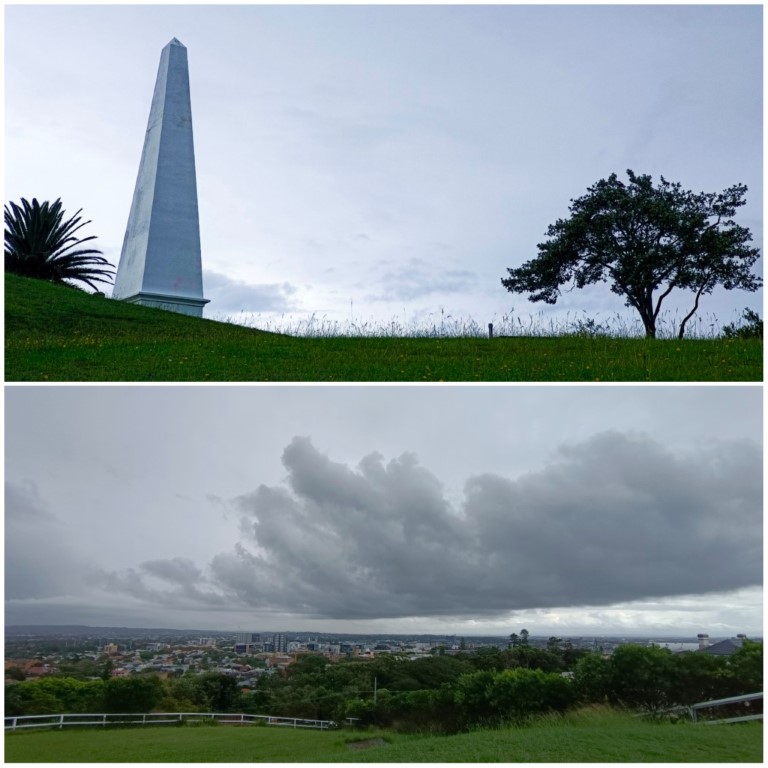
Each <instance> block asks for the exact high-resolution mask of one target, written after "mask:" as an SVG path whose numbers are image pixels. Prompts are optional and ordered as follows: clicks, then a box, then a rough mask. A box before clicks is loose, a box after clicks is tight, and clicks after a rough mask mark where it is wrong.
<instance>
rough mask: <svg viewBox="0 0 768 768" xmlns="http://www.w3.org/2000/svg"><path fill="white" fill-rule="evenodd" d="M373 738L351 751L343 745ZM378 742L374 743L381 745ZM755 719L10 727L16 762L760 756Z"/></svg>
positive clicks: (11, 758)
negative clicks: (394, 728)
mask: <svg viewBox="0 0 768 768" xmlns="http://www.w3.org/2000/svg"><path fill="white" fill-rule="evenodd" d="M363 739H364V740H368V739H376V740H377V741H379V745H377V746H372V747H369V748H366V749H353V748H352V747H351V746H350V742H354V741H359V740H363ZM382 742H383V743H382ZM762 744H763V729H762V724H758V723H749V724H739V725H731V726H727V725H726V726H717V725H716V726H707V725H692V724H685V725H659V724H653V723H642V722H638V721H636V720H631V718H626V717H621V716H617V717H613V716H601V717H594V716H592V717H588V718H586V721H585V722H578V721H568V720H566V721H564V722H560V723H555V724H551V723H550V724H540V725H537V726H531V727H528V728H509V729H501V730H493V731H490V730H489V731H475V732H472V733H466V734H460V735H457V736H420V735H413V736H406V735H397V734H382V733H370V732H366V733H357V734H355V733H353V732H349V731H335V732H334V731H331V732H328V731H323V732H319V731H302V730H293V729H276V728H259V727H255V726H245V727H232V726H218V727H182V728H174V727H147V728H135V729H131V730H130V731H129V730H127V729H120V730H106V731H105V730H90V729H89V730H64V731H56V730H54V731H40V732H26V733H16V734H9V735H8V736H7V737H6V740H5V760H6V762H9V763H16V762H25V763H33V762H56V763H68V762H88V763H91V762H95V763H100V762H135V763H142V762H144V763H158V762H189V763H194V762H208V763H213V762H226V763H246V762H258V763H264V762H273V763H276V762H296V763H322V762H373V763H383V762H396V763H413V762H430V763H467V762H516V763H524V762H603V763H605V762H636V763H643V762H695V763H705V762H711V763H726V762H729V763H730V762H755V763H757V762H760V761H761V760H762V754H763V746H762Z"/></svg>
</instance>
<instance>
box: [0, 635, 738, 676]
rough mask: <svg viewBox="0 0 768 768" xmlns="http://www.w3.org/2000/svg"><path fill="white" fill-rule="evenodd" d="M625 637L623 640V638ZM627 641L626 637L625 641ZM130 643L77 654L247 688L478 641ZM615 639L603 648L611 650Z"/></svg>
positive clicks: (710, 648) (704, 645)
mask: <svg viewBox="0 0 768 768" xmlns="http://www.w3.org/2000/svg"><path fill="white" fill-rule="evenodd" d="M744 640H746V636H745V635H737V636H736V637H734V638H727V639H724V640H719V641H717V642H711V641H710V638H709V635H706V634H700V635H699V636H698V639H697V642H696V643H688V642H662V641H648V642H649V643H652V644H654V645H660V646H663V647H667V648H669V649H670V650H671V651H672V652H683V651H695V652H700V653H709V654H716V655H730V654H731V653H733V652H734V651H736V650H738V649H739V648H740V647H741V646H742V644H743V642H744ZM619 642H620V641H619ZM624 642H627V641H624ZM133 645H134V643H133V642H131V643H129V644H126V645H118V644H117V643H115V642H107V643H104V644H103V645H101V646H99V647H98V648H97V649H96V650H94V651H86V652H81V653H79V654H78V657H79V658H80V659H90V660H92V661H93V662H98V663H100V664H104V665H107V668H108V674H110V675H111V676H113V677H125V676H128V675H133V674H138V673H142V672H145V673H146V672H153V673H156V674H157V675H159V676H160V677H163V678H167V677H177V676H181V675H183V674H185V673H187V672H193V673H201V672H219V673H222V674H225V675H231V676H232V677H235V678H236V679H237V682H238V685H240V686H241V687H243V688H246V687H248V686H249V685H251V684H252V683H253V681H254V680H255V679H257V678H259V677H260V676H262V675H270V674H275V673H276V672H278V671H280V670H283V669H285V668H286V667H287V666H288V665H289V664H291V663H292V662H294V661H295V660H296V659H297V658H299V656H300V655H302V654H306V653H314V654H318V653H319V654H322V655H324V656H326V657H327V658H328V660H329V662H333V661H339V660H341V659H343V658H349V657H356V658H359V659H373V658H375V657H376V656H378V655H380V654H392V653H397V654H400V655H403V656H405V657H406V658H410V659H417V658H420V657H423V656H428V655H430V654H432V653H434V652H435V649H436V648H437V647H438V645H439V647H440V649H441V652H443V653H447V654H455V653H460V652H471V651H472V650H473V649H474V647H475V646H474V645H473V644H471V643H466V642H464V641H462V642H461V643H460V644H459V643H457V644H449V645H446V644H442V643H441V644H438V643H435V642H413V641H411V642H407V641H399V640H398V641H394V640H389V641H374V642H370V643H365V642H323V641H320V640H319V639H315V640H304V641H299V640H288V639H287V638H286V636H285V635H283V634H275V635H267V636H264V637H262V636H261V635H259V634H255V633H240V634H238V635H237V636H236V637H235V642H234V644H233V643H232V636H231V635H230V636H229V637H218V638H217V637H199V638H196V639H195V640H189V639H186V640H184V641H183V642H179V643H178V644H176V643H174V644H171V643H163V642H144V643H142V644H141V645H140V647H138V648H134V647H133ZM613 645H614V644H613V643H610V644H609V645H608V647H604V646H601V647H603V651H604V653H608V654H610V652H611V650H612V647H613ZM68 660H71V655H70V656H67V655H56V654H53V655H45V656H43V657H42V658H40V657H38V658H34V659H18V658H16V659H8V660H6V662H5V669H6V681H7V682H14V681H18V680H21V679H34V678H38V677H42V676H44V675H51V674H57V673H59V672H60V669H59V665H60V664H63V662H65V661H68Z"/></svg>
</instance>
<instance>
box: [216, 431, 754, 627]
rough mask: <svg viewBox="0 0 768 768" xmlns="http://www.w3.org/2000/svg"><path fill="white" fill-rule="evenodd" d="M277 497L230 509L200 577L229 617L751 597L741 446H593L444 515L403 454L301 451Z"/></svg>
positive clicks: (438, 492) (618, 442)
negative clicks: (225, 544) (238, 538)
mask: <svg viewBox="0 0 768 768" xmlns="http://www.w3.org/2000/svg"><path fill="white" fill-rule="evenodd" d="M283 463H284V465H285V467H286V469H287V470H288V479H287V483H288V487H287V488H283V487H277V488H275V487H267V486H263V485H262V486H260V487H259V488H258V489H257V490H256V491H254V492H253V493H251V494H248V495H246V496H243V497H240V498H239V499H237V500H236V505H237V506H238V507H239V508H240V509H241V511H242V512H243V519H242V529H243V531H245V532H246V533H247V538H246V540H245V541H244V542H243V543H242V544H241V545H239V546H238V548H237V550H236V551H235V553H234V554H221V555H218V556H217V557H216V558H215V559H214V560H213V562H212V564H211V567H212V573H213V581H214V582H217V583H218V584H219V585H220V586H221V587H222V588H223V589H224V590H225V591H226V592H228V593H230V594H231V595H232V596H233V597H236V599H237V600H238V602H241V603H243V604H246V605H249V606H252V607H254V608H261V609H274V610H283V611H290V612H296V613H300V614H305V615H308V616H322V617H329V618H370V617H399V616H412V615H421V616H424V615H441V614H443V615H462V614H463V615H482V614H485V615H492V614H496V613H502V612H505V611H509V610H520V609H525V608H536V607H539V608H541V607H556V606H565V605H580V604H584V605H586V604H590V605H606V604H610V603H615V602H618V601H630V600H634V599H641V598H648V597H663V596H671V595H681V594H691V593H696V594H702V593H707V592H711V591H718V590H728V589H736V588H739V587H745V586H750V585H757V584H760V583H761V567H762V566H761V562H762V524H761V512H760V510H761V498H762V482H761V466H762V465H761V456H760V451H759V450H758V449H757V447H755V446H754V445H751V444H747V443H744V444H728V445H725V444H723V445H713V446H710V447H709V448H705V449H702V450H701V451H699V453H698V454H697V455H695V456H682V455H672V454H671V453H669V452H668V451H666V450H665V449H664V448H662V447H661V446H660V445H659V444H658V443H655V442H653V441H651V440H649V439H647V438H645V437H642V436H636V435H626V434H618V433H606V434H601V435H598V436H596V437H594V438H592V439H590V440H588V441H587V442H584V443H581V444H578V445H571V446H566V447H563V448H562V449H561V450H560V452H559V455H558V457H557V459H556V461H554V462H553V463H552V464H551V465H550V466H548V467H546V468H545V469H543V470H541V471H539V472H536V473H531V474H528V475H526V476H523V477H521V478H519V479H517V480H510V479H507V478H504V477H500V476H497V475H481V476H477V477H473V478H471V479H470V480H469V481H468V482H467V483H466V486H465V496H464V501H463V503H462V505H461V508H460V509H458V510H456V509H453V508H452V506H451V504H450V503H449V502H448V501H447V499H446V498H445V492H444V490H443V488H442V487H441V485H440V483H439V481H438V480H437V479H436V478H435V477H434V476H433V475H432V474H431V473H430V472H429V471H428V470H426V469H425V468H423V467H421V466H419V464H418V462H417V460H416V458H415V457H414V456H412V455H409V454H405V455H403V456H401V457H400V458H399V459H395V460H393V461H390V462H388V463H385V462H384V460H383V458H382V457H381V456H380V455H378V454H371V455H369V456H367V457H365V458H364V459H363V460H362V461H361V462H360V464H359V465H358V467H357V468H355V469H352V468H350V467H348V466H346V465H344V464H341V463H337V462H333V461H331V460H330V459H328V458H327V457H326V456H324V455H322V454H321V453H320V452H318V451H317V450H316V449H315V448H314V447H313V445H312V444H311V442H310V441H309V440H308V439H306V438H295V439H294V440H293V441H292V442H291V444H290V445H289V446H288V447H287V448H286V449H285V452H284V454H283Z"/></svg>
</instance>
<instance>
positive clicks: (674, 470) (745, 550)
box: [5, 386, 763, 634]
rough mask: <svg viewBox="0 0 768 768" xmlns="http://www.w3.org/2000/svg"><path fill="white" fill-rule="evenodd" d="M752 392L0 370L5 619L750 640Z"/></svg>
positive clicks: (755, 531)
mask: <svg viewBox="0 0 768 768" xmlns="http://www.w3.org/2000/svg"><path fill="white" fill-rule="evenodd" d="M760 397H761V388H760V387H684V388H677V387H611V388H594V387H590V388H584V387H555V388H552V387H549V388H548V387H468V386H463V387H447V388H440V389H436V388H429V389H425V388H419V387H415V386H410V387H340V388H326V387H287V386H282V387H213V388H210V387H163V388H135V387H133V388H131V387H89V388H51V387H45V388H40V387H38V388H32V387H24V388H19V387H15V388H8V389H7V391H6V415H7V420H6V445H7V450H6V522H5V542H6V570H5V583H6V622H8V623H91V624H105V623H106V624H118V625H127V626H169V625H171V626H178V627H200V628H207V627H216V626H224V627H237V626H245V625H248V626H252V627H253V628H254V630H256V628H257V627H259V626H260V627H263V628H266V627H267V626H269V627H271V628H273V629H275V630H277V629H279V628H280V627H283V628H286V629H302V628H303V629H312V628H316V629H318V631H325V629H328V630H329V631H333V630H334V629H336V630H338V631H347V630H350V631H379V630H380V631H392V632H394V631H403V632H410V631H415V632H424V631H427V632H428V631H430V629H433V630H435V631H455V632H463V633H465V634H473V633H474V634H482V633H485V632H496V631H498V632H499V633H500V634H508V633H509V631H510V630H509V629H508V627H509V626H510V624H511V625H512V626H513V627H515V628H517V629H519V626H527V625H531V626H529V629H531V630H532V631H533V629H534V628H537V629H538V628H542V631H552V632H557V633H560V634H562V633H568V632H571V633H579V632H584V631H587V632H593V633H597V634H600V633H605V632H610V631H612V630H615V631H622V632H627V631H643V630H653V629H657V628H663V629H664V630H665V631H667V632H673V633H675V632H689V633H690V632H693V633H694V634H695V632H697V631H706V630H709V631H711V632H712V633H713V634H717V633H722V634H734V633H736V632H738V631H747V632H749V633H754V632H755V631H759V628H760V626H761V624H762V589H761V587H762V546H763V545H762V534H763V531H762V448H761V428H760V424H761V419H760V402H761V400H760ZM150 432H151V433H152V437H151V439H149V440H148V438H147V435H148V434H150ZM39 434H45V435H46V439H45V441H43V442H41V441H40V440H39V439H37V438H36V437H35V436H36V435H39ZM302 435H304V436H302ZM310 436H311V437H310ZM406 449H412V450H410V451H409V450H406ZM30 553H33V555H34V556H31V555H30ZM324 628H325V629H324ZM545 628H546V629H545Z"/></svg>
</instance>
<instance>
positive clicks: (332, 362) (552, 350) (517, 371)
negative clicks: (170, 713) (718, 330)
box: [5, 274, 763, 381]
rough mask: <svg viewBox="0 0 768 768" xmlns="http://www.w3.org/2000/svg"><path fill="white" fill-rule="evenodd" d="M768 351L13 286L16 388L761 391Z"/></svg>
mask: <svg viewBox="0 0 768 768" xmlns="http://www.w3.org/2000/svg"><path fill="white" fill-rule="evenodd" d="M762 366H763V357H762V341H761V340H724V339H686V340H683V341H677V340H646V339H621V338H613V337H594V338H590V337H586V338H584V337H578V336H560V337H539V336H536V337H508V338H494V339H487V338H408V337H406V338H403V337H376V338H339V337H327V338H297V337H293V336H286V335H281V334H276V333H267V332H264V331H258V330H254V329H250V328H244V327H242V326H237V325H232V324H229V323H222V322H216V321H212V320H201V319H198V318H192V317H186V316H183V315H178V314H174V313H171V312H164V311H162V310H157V309H149V308H146V307H136V306H131V305H128V304H124V303H122V302H118V301H112V300H110V299H106V298H104V297H97V296H92V295H89V294H86V293H83V292H81V291H78V290H75V289H72V288H69V287H66V286H60V285H52V284H50V283H45V282H42V281H38V280H32V279H29V278H22V277H18V276H16V275H8V274H6V276H5V379H6V381H761V380H762Z"/></svg>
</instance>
